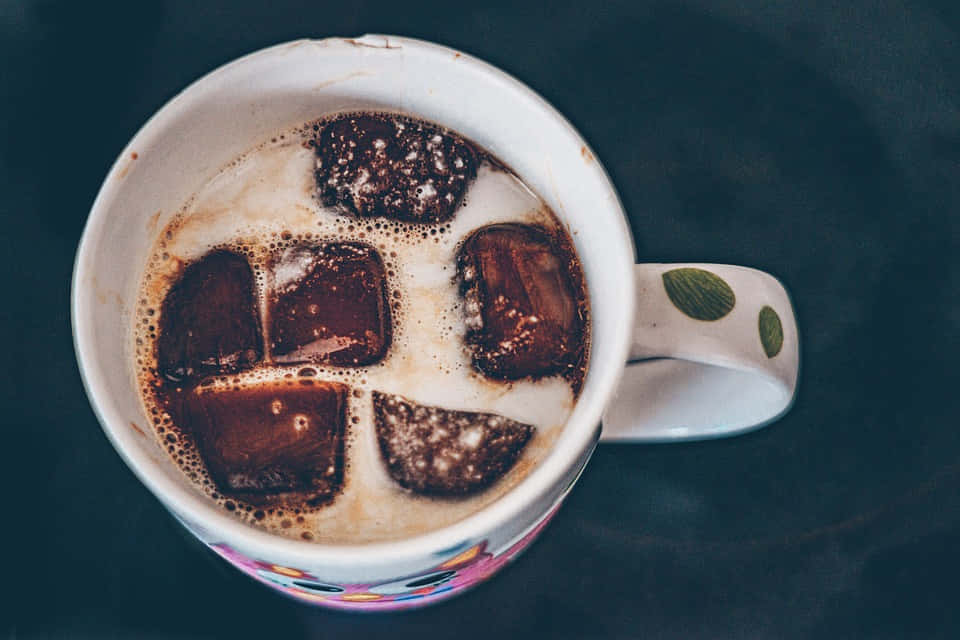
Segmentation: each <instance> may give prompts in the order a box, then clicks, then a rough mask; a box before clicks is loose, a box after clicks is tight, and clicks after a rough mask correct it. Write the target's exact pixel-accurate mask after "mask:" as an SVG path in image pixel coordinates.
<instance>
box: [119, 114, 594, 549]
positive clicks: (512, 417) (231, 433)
mask: <svg viewBox="0 0 960 640" xmlns="http://www.w3.org/2000/svg"><path fill="white" fill-rule="evenodd" d="M589 326H590V323H589V306H588V300H587V294H586V290H585V285H584V282H583V275H582V271H581V268H580V264H579V261H578V259H577V256H576V253H575V251H574V248H573V243H572V241H571V238H570V237H569V235H568V234H567V232H566V230H565V229H564V227H563V225H562V224H561V223H560V221H559V220H558V219H557V218H556V216H555V215H554V214H553V212H552V211H551V210H550V209H549V207H547V206H546V204H545V203H544V202H543V201H542V200H541V199H540V198H539V197H538V196H537V195H536V194H534V193H533V192H532V191H531V190H529V189H528V188H527V187H526V186H525V185H524V184H523V182H522V181H521V179H520V178H518V177H517V176H516V175H515V174H514V173H513V172H511V171H510V170H509V168H507V167H506V166H505V165H504V164H503V163H501V162H499V161H498V160H497V159H496V158H495V157H494V156H492V155H491V154H490V153H488V152H487V151H485V150H484V149H482V148H480V147H478V146H477V145H476V144H474V143H472V142H470V141H469V140H466V139H465V138H463V137H462V136H459V135H458V134H456V133H454V132H451V131H448V130H446V129H444V128H442V127H439V126H437V125H434V124H431V123H428V122H425V121H422V120H419V119H415V118H411V117H408V116H402V115H398V114H391V113H372V112H363V113H346V114H337V115H334V116H330V117H327V118H324V119H322V120H319V121H316V122H311V123H308V124H306V125H303V126H300V127H297V128H294V129H291V130H289V131H285V132H281V133H278V134H277V135H276V136H275V137H273V138H271V139H269V140H266V141H264V142H263V143H262V144H260V145H259V146H257V147H256V148H254V149H251V150H250V151H249V152H248V153H246V154H244V155H243V156H241V157H239V158H237V159H236V160H234V161H233V162H231V163H230V164H229V165H228V166H226V167H224V168H223V169H222V171H220V172H219V173H218V174H217V175H216V176H215V177H214V178H213V179H212V180H210V181H209V182H208V183H207V184H205V185H204V186H203V187H202V188H201V189H199V190H198V191H197V192H196V193H195V194H194V195H193V196H192V197H191V198H189V200H188V201H187V202H186V203H185V204H184V206H183V208H182V210H181V211H180V212H179V213H178V214H177V215H176V216H174V218H173V219H172V220H171V221H170V222H169V223H168V224H167V226H166V227H165V228H164V229H163V230H162V231H161V233H160V234H159V237H158V239H157V241H156V245H155V247H154V251H153V253H152V255H151V256H150V258H149V261H148V264H147V267H146V269H145V271H144V274H143V277H142V281H141V290H140V295H139V306H138V308H137V312H136V315H135V325H134V331H133V334H134V336H133V339H134V341H135V352H136V364H137V376H138V380H139V386H140V389H141V393H142V397H143V401H144V405H145V407H146V410H147V413H148V415H149V416H150V417H151V419H152V421H153V426H154V430H155V432H156V435H157V437H158V439H159V442H160V443H161V444H162V446H163V447H164V448H165V449H166V450H167V451H168V453H169V455H170V456H171V457H172V459H173V460H174V461H175V462H176V463H177V465H178V466H179V467H180V468H181V469H182V470H183V472H184V473H185V474H186V475H187V476H188V477H189V478H190V480H191V481H192V482H193V483H194V484H195V486H196V487H197V490H198V491H201V492H203V493H205V494H207V495H208V496H209V497H210V499H212V500H215V501H217V502H218V503H219V504H221V505H222V506H223V508H224V509H226V510H227V511H230V512H232V513H233V514H235V515H236V516H237V517H238V518H242V519H244V520H245V521H247V522H249V523H251V524H252V525H254V526H259V527H264V528H266V529H267V530H269V531H272V532H276V533H279V534H282V535H287V536H291V537H297V538H302V539H306V540H315V541H321V542H335V543H356V542H367V541H374V540H389V539H396V538H403V537H408V536H411V535H416V534H418V533H423V532H426V531H429V530H433V529H437V528H440V527H442V526H445V525H447V524H450V523H453V522H455V521H457V520H459V519H462V518H464V517H466V516H468V515H470V514H471V513H473V512H475V511H477V510H478V509H481V508H482V507H484V506H486V505H487V504H490V503H491V502H493V501H494V500H496V499H497V498H499V497H500V496H502V495H503V494H504V493H505V492H507V491H509V490H510V489H511V488H512V487H514V486H516V485H517V483H519V482H520V481H522V480H523V478H524V477H525V476H526V475H527V474H528V473H529V472H530V470H531V469H532V468H533V467H534V466H536V464H537V463H538V462H539V461H541V460H542V459H543V458H544V457H545V456H546V455H547V454H548V453H549V451H550V448H551V445H552V443H553V442H554V441H555V440H556V438H557V436H558V435H559V434H560V432H561V431H562V429H563V427H564V424H565V422H566V420H567V417H568V416H569V414H570V412H571V410H572V408H573V406H574V403H575V402H576V399H577V395H578V393H579V390H580V386H581V383H582V380H583V376H584V374H585V371H586V367H587V361H588V355H589V343H590V339H589V338H590V336H589Z"/></svg>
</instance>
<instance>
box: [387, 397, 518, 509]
mask: <svg viewBox="0 0 960 640" xmlns="http://www.w3.org/2000/svg"><path fill="white" fill-rule="evenodd" d="M373 412H374V421H375V424H376V429H377V440H378V441H379V443H380V453H381V455H382V457H383V460H384V462H385V463H386V465H387V470H388V471H389V473H390V476H391V477H392V478H393V479H394V480H395V481H396V482H397V483H398V484H399V485H400V486H402V487H405V488H407V489H410V490H412V491H414V492H416V493H420V494H425V495H436V496H461V495H467V494H471V493H474V492H477V491H479V490H481V489H483V488H485V487H487V486H489V485H491V484H493V483H494V482H496V481H497V480H499V479H500V478H501V477H503V475H504V474H506V473H507V471H509V470H510V468H511V467H513V465H514V463H515V462H516V461H517V458H518V457H519V456H520V453H521V452H522V451H523V448H524V447H525V446H526V444H527V442H528V441H529V440H530V437H531V436H532V435H533V432H534V428H533V427H532V426H530V425H528V424H522V423H520V422H516V421H515V420H510V419H509V418H505V417H503V416H498V415H495V414H492V413H472V412H469V411H451V410H448V409H442V408H440V407H431V406H425V405H420V404H416V403H414V402H411V401H410V400H407V399H406V398H403V397H401V396H397V395H390V394H386V393H380V392H378V391H374V392H373Z"/></svg>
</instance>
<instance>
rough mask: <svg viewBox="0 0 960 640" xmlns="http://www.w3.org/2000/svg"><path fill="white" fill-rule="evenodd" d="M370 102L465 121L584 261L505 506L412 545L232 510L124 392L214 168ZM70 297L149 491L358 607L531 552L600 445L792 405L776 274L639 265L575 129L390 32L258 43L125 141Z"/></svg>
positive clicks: (421, 594) (698, 428) (181, 514)
mask: <svg viewBox="0 0 960 640" xmlns="http://www.w3.org/2000/svg"><path fill="white" fill-rule="evenodd" d="M362 109H380V110H392V111H401V112H407V113H410V114H412V115H416V116H419V117H422V118H425V119H427V120H432V121H434V122H437V123H439V124H441V125H443V126H446V127H449V128H450V129H452V130H454V131H457V132H459V133H460V134H462V135H464V136H466V137H467V138H469V139H472V140H474V141H476V142H477V143H479V144H480V145H481V146H482V147H485V148H487V149H489V150H490V151H492V152H493V153H494V154H495V155H497V156H499V158H500V159H502V160H503V161H504V162H506V163H507V164H508V165H509V166H510V167H512V168H513V169H514V170H515V171H516V173H517V174H518V175H519V176H520V177H521V178H522V179H523V180H524V181H525V182H526V183H527V184H528V185H529V186H530V187H531V188H532V189H533V190H534V191H536V192H537V193H538V194H539V195H540V196H541V197H542V198H543V199H544V200H545V201H546V202H547V204H548V205H549V206H550V207H551V208H552V209H553V210H554V211H555V212H556V214H557V216H558V217H559V218H560V219H561V221H562V222H563V223H564V224H565V225H566V226H567V227H568V229H569V231H570V236H571V237H572V239H573V242H574V244H575V245H576V250H577V253H578V254H579V256H580V259H581V264H582V267H583V271H584V276H585V280H586V284H587V289H588V293H589V296H590V303H591V312H592V313H591V316H592V317H591V322H592V327H591V336H592V345H591V354H590V362H589V368H588V371H587V374H586V377H585V379H584V383H583V388H582V392H581V395H580V397H579V400H578V401H577V403H576V406H575V407H574V409H573V412H572V413H571V415H570V417H569V420H568V422H567V424H566V426H565V428H564V429H563V432H562V434H561V435H560V436H559V438H558V439H557V441H556V443H555V444H554V446H553V449H552V451H551V452H550V453H549V454H548V455H547V457H546V458H545V459H544V460H543V461H542V462H541V463H540V464H539V465H538V466H537V467H536V468H535V469H534V470H532V471H531V472H530V474H529V475H528V476H527V478H525V479H524V480H523V481H522V482H521V483H520V484H519V485H518V486H517V487H515V488H514V489H512V490H511V491H510V492H508V493H507V494H506V495H504V496H503V497H502V498H500V499H499V500H497V501H495V502H493V503H492V504H490V505H488V506H487V507H485V508H483V509H482V510H480V511H478V512H477V513H474V514H473V515H471V516H469V517H467V518H465V519H463V520H461V521H458V522H456V523H454V524H452V525H450V526H446V527H443V528H440V529H437V530H434V531H430V532H428V533H426V534H423V535H418V536H416V537H411V538H407V539H402V540H398V541H391V542H377V543H369V544H354V545H351V544H318V543H313V542H306V541H301V540H292V539H287V538H283V537H280V536H277V535H272V534H269V533H267V532H265V531H263V530H260V529H257V528H256V527H254V526H251V525H248V524H245V523H243V522H241V521H240V520H238V519H237V518H236V517H234V516H232V515H231V514H230V513H228V512H227V511H225V510H224V509H223V508H222V507H220V506H218V505H217V504H215V503H214V502H213V501H212V500H210V499H209V498H207V497H206V496H204V495H202V494H201V493H200V492H199V491H198V490H197V489H195V488H194V487H193V486H192V485H191V484H190V482H189V481H188V480H187V479H186V478H185V477H184V476H183V475H182V473H181V471H180V470H179V469H178V468H177V467H176V466H175V464H174V463H173V462H172V461H171V460H170V459H169V458H168V456H167V454H166V453H165V451H164V450H163V449H162V448H161V447H160V446H159V444H158V442H157V441H156V438H155V437H153V434H152V429H151V428H150V426H149V424H150V422H149V421H148V420H147V419H146V416H145V410H144V408H143V405H142V403H141V400H140V396H139V394H138V390H137V387H136V382H135V380H136V378H135V374H134V358H133V356H132V353H131V351H132V337H131V330H132V321H131V313H132V311H133V309H134V308H135V305H136V292H137V286H138V283H139V280H140V274H141V273H142V270H143V268H144V266H145V261H146V257H147V256H148V254H149V251H150V248H151V246H152V243H153V241H154V240H155V236H156V234H157V233H158V232H159V230H160V229H163V227H164V225H165V224H166V222H167V221H168V220H169V219H170V217H171V216H173V215H174V214H175V213H176V212H177V210H178V209H179V208H180V206H181V204H182V202H183V201H184V200H185V199H186V198H187V197H188V196H189V195H190V194H191V193H193V192H194V191H196V190H197V189H198V188H199V187H200V186H201V185H202V184H203V183H204V182H205V181H207V180H209V179H210V178H211V177H212V176H213V175H215V174H216V172H217V171H218V170H219V168H220V167H222V166H223V165H225V164H226V163H227V162H229V161H230V160H232V159H233V158H234V157H236V156H237V155H239V154H240V153H242V152H244V151H245V150H247V149H249V148H251V147H252V146H254V145H255V144H256V143H258V142H260V141H262V140H263V139H265V138H267V137H269V136H270V135H271V134H273V133H274V132H276V131H278V130H281V129H285V128H288V127H291V126H294V125H297V124H300V123H303V122H306V121H309V120H311V119H315V118H317V117H319V116H322V115H324V114H326V113H331V112H335V111H342V110H362ZM71 306H72V321H73V331H74V341H75V347H76V352H77V360H78V362H79V366H80V371H81V375H82V377H83V380H84V385H85V387H86V390H87V394H88V396H89V398H90V401H91V404H92V406H93V408H94V410H95V412H96V413H97V416H98V418H99V420H100V423H101V424H102V426H103V429H104V431H105V433H106V434H107V437H108V438H109V439H110V441H111V442H112V444H113V446H114V447H115V448H116V450H117V452H118V453H119V454H120V455H121V457H123V459H124V460H125V461H126V463H127V464H128V465H129V467H130V468H131V469H132V470H133V472H134V473H135V474H136V475H137V476H138V477H139V478H140V480H141V481H142V482H143V483H144V484H145V485H146V486H147V488H148V489H149V490H150V491H151V492H152V493H153V494H154V495H155V496H156V497H157V498H158V499H159V500H160V502H161V503H162V504H163V505H164V506H165V507H166V508H167V509H168V510H169V511H170V512H171V513H172V514H173V515H174V517H176V518H177V519H178V520H179V521H180V522H181V523H182V524H183V525H184V526H185V527H186V528H187V529H188V530H189V531H190V532H191V533H193V534H194V535H195V536H196V537H197V538H199V539H200V540H202V541H203V542H204V543H205V544H207V545H208V546H209V547H210V548H211V549H213V550H214V551H215V552H216V553H217V554H219V555H220V556H221V557H223V558H224V559H225V560H227V561H228V562H229V563H231V564H233V565H234V566H235V567H237V568H239V569H240V570H241V571H243V572H245V573H247V574H248V575H250V576H251V577H253V578H255V579H257V580H259V581H261V582H263V583H265V584H267V585H269V586H271V587H273V588H275V589H277V590H279V591H281V592H283V593H285V594H287V595H289V596H292V597H294V598H297V599H299V600H302V601H304V602H309V603H316V604H319V605H323V606H328V607H334V608H342V609H352V610H378V611H381V610H388V609H397V608H406V607H416V606H420V605H424V604H428V603H433V602H437V601H439V600H442V599H445V598H447V597H449V596H452V595H454V594H458V593H461V592H463V591H464V590H466V589H467V588H468V587H470V586H471V585H475V584H477V583H479V582H480V581H482V580H484V579H485V578H488V577H489V576H491V575H493V574H494V573H495V572H496V571H497V570H498V569H500V568H501V567H502V566H504V565H505V564H506V563H507V562H509V561H510V560H511V559H512V558H514V557H515V556H516V554H517V553H519V552H520V551H521V550H523V549H524V548H525V547H526V546H527V545H529V544H530V542H531V541H532V540H533V539H534V538H535V537H536V536H537V534H538V533H539V532H540V531H541V530H542V529H543V527H544V526H545V525H546V524H547V522H548V521H549V520H550V518H551V516H552V515H553V514H554V513H556V511H557V509H558V508H559V506H560V504H561V503H562V501H563V499H564V497H565V496H566V494H567V492H568V491H569V490H570V488H571V487H572V486H573V484H574V483H575V482H576V480H577V478H578V477H579V475H580V473H581V471H582V470H583V468H584V466H585V465H586V463H587V460H588V459H589V458H590V455H591V453H592V452H593V450H594V447H595V446H596V444H597V442H598V440H626V441H654V440H656V441H667V440H670V441H674V440H682V439H690V438H704V437H710V436H719V435H730V434H734V433H739V432H743V431H745V430H748V429H752V428H756V427H758V426H761V425H763V424H765V423H768V422H770V421H771V420H774V419H775V418H776V417H778V416H779V415H781V414H782V413H783V412H785V411H786V410H787V409H788V407H789V405H790V403H791V401H792V398H793V395H794V390H795V387H796V380H797V370H798V342H797V327H796V323H795V321H794V314H793V310H792V307H791V303H790V300H789V298H788V296H787V293H786V291H785V290H784V288H783V286H781V285H780V283H779V282H778V281H777V280H776V279H774V278H773V277H772V276H769V275H767V274H764V273H761V272H759V271H755V270H753V269H748V268H744V267H732V266H723V265H703V264H681V265H663V264H641V265H637V264H634V247H633V243H632V237H631V234H630V229H629V227H628V225H627V218H626V215H625V214H624V211H623V209H622V207H621V204H620V201H619V199H618V197H617V193H616V191H615V189H614V187H613V185H612V184H611V181H610V179H609V177H608V176H607V174H606V172H605V171H604V169H603V167H602V165H601V164H600V161H599V160H598V159H597V157H596V156H595V155H594V153H593V152H592V151H591V150H590V147H589V146H588V145H587V143H586V142H585V141H584V140H583V138H582V137H581V136H580V135H579V134H578V133H577V132H576V131H575V130H574V128H573V127H572V126H571V125H570V123H568V122H567V121H566V120H565V119H564V118H563V117H562V116H561V115H560V114H559V113H558V112H557V111H556V110H554V109H553V108H552V107H551V106H550V105H549V104H547V103H546V102H545V101H544V100H543V99H542V98H540V97H539V96H538V95H537V94H536V93H534V92H533V91H531V90H530V89H529V88H527V87H526V86H524V85H523V84H521V83H520V82H518V81H517V80H515V79H514V78H512V77H510V76H508V75H507V74H505V73H504V72H502V71H500V70H498V69H496V68H494V67H492V66H490V65H488V64H486V63H484V62H481V61H480V60H477V59H475V58H472V57H470V56H468V55H466V54H463V53H460V52H458V51H454V50H452V49H449V48H446V47H443V46H439V45H436V44H431V43H427V42H422V41H417V40H412V39H408V38H399V37H394V36H373V35H369V36H364V37H361V38H348V39H341V38H331V39H326V40H320V41H313V40H300V41H296V42H290V43H287V44H281V45H278V46H274V47H270V48H268V49H264V50H262V51H258V52H256V53H253V54H251V55H248V56H246V57H243V58H240V59H238V60H236V61H234V62H231V63H229V64H227V65H225V66H223V67H221V68H220V69H217V70H216V71H213V72H212V73H210V74H209V75H207V76H205V77H203V78H201V79H200V80H198V81H197V82H195V83H194V84H192V85H191V86H190V87H189V88H187V89H186V90H184V91H183V92H182V93H180V94H179V95H178V96H176V97H175V98H173V99H172V100H171V101H170V102H169V103H168V104H167V105H165V106H164V107H163V108H162V109H161V110H160V111H159V112H157V113H156V114H155V115H154V116H153V117H152V118H151V119H150V120H149V121H148V122H147V123H146V124H145V125H144V126H143V128H142V129H141V130H140V131H139V132H138V133H137V134H136V136H134V138H133V140H131V142H130V143H129V145H128V146H127V147H126V149H124V151H123V152H122V153H121V154H120V156H119V158H118V159H117V161H116V162H115V164H114V165H113V167H112V168H111V170H110V172H109V174H108V175H107V177H106V179H105V181H104V183H103V186H102V188H101V189H100V192H99V194H98V196H97V198H96V200H95V202H94V204H93V207H92V210H91V212H90V216H89V219H88V221H87V224H86V228H85V229H84V232H83V237H82V238H81V241H80V246H79V249H78V252H77V258H76V265H75V269H74V275H73V290H72V299H71ZM628 362H629V363H631V364H630V365H629V366H627V367H626V368H625V366H624V365H625V363H628ZM601 422H602V425H603V428H602V430H601V427H600V425H601Z"/></svg>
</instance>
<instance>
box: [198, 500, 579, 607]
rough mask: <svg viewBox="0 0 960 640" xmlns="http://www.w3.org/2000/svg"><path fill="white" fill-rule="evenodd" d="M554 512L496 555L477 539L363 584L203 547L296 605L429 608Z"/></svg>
mask: <svg viewBox="0 0 960 640" xmlns="http://www.w3.org/2000/svg"><path fill="white" fill-rule="evenodd" d="M559 508H560V505H559V504H558V505H557V506H555V507H554V508H553V509H552V510H551V511H550V512H549V513H548V514H547V515H546V516H545V517H544V518H543V519H542V520H540V522H539V523H537V524H536V525H535V526H534V527H533V528H532V529H531V530H530V531H529V532H527V533H526V534H525V535H524V536H523V537H522V538H520V539H519V540H518V541H516V542H515V543H513V544H512V545H510V547H509V548H507V549H506V550H504V551H502V552H501V553H499V554H497V555H493V554H491V553H489V552H488V551H487V541H486V540H483V541H481V542H478V543H476V544H474V545H471V546H469V547H468V548H467V549H465V550H463V551H460V552H458V553H456V554H454V555H452V556H451V557H449V558H447V559H446V560H444V561H443V562H441V563H439V564H437V565H435V566H433V567H432V568H431V569H429V570H427V571H424V572H422V573H418V574H414V575H408V576H404V577H399V578H397V579H395V580H386V581H380V582H375V583H368V584H334V583H329V582H324V581H322V580H321V579H320V578H318V577H317V576H315V575H313V574H311V573H310V572H307V571H303V570H301V569H296V568H294V567H285V566H280V565H276V564H271V563H268V562H263V561H260V560H255V559H253V558H249V557H247V556H245V555H243V554H241V553H239V552H238V551H236V550H235V549H233V548H231V547H230V546H228V545H226V544H223V543H211V544H209V546H210V548H211V549H213V550H214V551H215V552H216V553H217V554H218V555H220V557H222V558H223V559H225V560H226V561H227V562H230V563H231V564H233V565H234V566H236V567H237V568H238V569H240V570H241V571H243V572H244V573H246V574H247V575H249V576H251V577H252V578H254V579H256V580H259V581H260V582H262V583H264V584H266V585H268V586H270V587H272V588H274V589H277V590H279V591H281V592H282V593H285V594H286V595H289V596H291V597H293V598H296V599H298V600H300V601H302V602H309V603H315V604H319V605H322V606H326V607H332V608H336V609H349V610H376V611H388V610H396V609H406V608H413V607H418V606H422V605H425V604H432V603H434V602H438V601H440V600H444V599H446V598H449V597H450V596H453V595H456V594H458V593H461V592H462V591H464V590H466V589H468V588H470V587H472V586H475V585H477V584H479V583H480V582H482V581H483V580H486V579H487V578H489V577H490V576H492V575H493V574H494V573H496V572H497V571H498V570H499V569H501V568H502V567H503V566H504V565H506V564H507V563H509V562H510V561H511V560H512V559H514V558H515V557H516V556H517V555H518V554H519V553H520V552H521V551H523V549H524V548H526V547H527V546H528V545H529V544H530V543H531V542H533V540H534V538H536V537H537V535H539V533H540V532H541V531H542V530H543V528H544V527H545V526H547V523H549V522H550V520H551V519H552V518H553V516H554V514H555V513H556V512H557V510H558V509H559Z"/></svg>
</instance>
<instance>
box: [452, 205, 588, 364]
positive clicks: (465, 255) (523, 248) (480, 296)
mask: <svg viewBox="0 0 960 640" xmlns="http://www.w3.org/2000/svg"><path fill="white" fill-rule="evenodd" d="M457 269H458V273H459V276H460V280H461V293H462V295H463V305H464V311H465V318H466V324H467V342H468V344H469V346H470V348H471V350H472V353H473V363H474V366H475V367H476V368H477V369H479V370H480V371H481V372H482V373H484V374H485V375H486V376H488V377H490V378H496V379H502V380H515V379H518V378H525V377H528V376H533V377H537V376H544V375H550V374H555V373H563V374H567V375H574V376H576V375H577V373H578V368H579V367H581V366H582V364H581V362H580V361H581V360H582V358H583V350H584V339H583V336H584V324H585V314H586V311H585V309H586V299H585V294H584V293H583V287H582V284H581V283H580V272H579V266H578V264H577V261H576V259H575V257H574V254H573V253H572V250H571V249H569V248H566V247H564V246H563V245H562V244H561V243H560V241H559V240H558V238H557V237H556V235H555V234H550V233H548V232H547V231H545V230H544V229H541V228H539V227H534V226H530V225H524V224H513V223H510V224H494V225H490V226H488V227H483V228H481V229H479V230H477V231H475V232H473V233H472V234H471V235H470V236H469V237H468V238H467V239H466V240H465V241H464V243H463V245H462V246H461V248H460V252H459V254H458V257H457Z"/></svg>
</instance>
